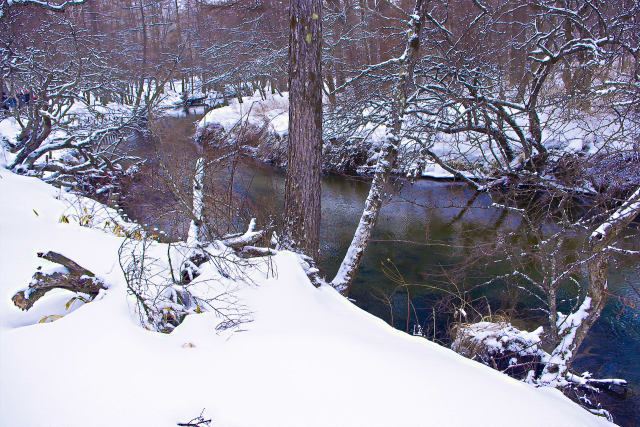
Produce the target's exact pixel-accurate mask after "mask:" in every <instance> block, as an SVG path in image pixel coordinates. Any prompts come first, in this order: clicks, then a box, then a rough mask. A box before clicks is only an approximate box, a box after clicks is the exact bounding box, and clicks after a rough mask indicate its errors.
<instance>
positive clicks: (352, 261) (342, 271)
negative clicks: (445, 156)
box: [331, 0, 428, 295]
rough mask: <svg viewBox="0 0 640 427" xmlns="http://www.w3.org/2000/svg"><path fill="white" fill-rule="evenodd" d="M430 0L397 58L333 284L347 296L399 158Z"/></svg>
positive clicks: (418, 10)
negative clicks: (368, 174) (372, 165)
mask: <svg viewBox="0 0 640 427" xmlns="http://www.w3.org/2000/svg"><path fill="white" fill-rule="evenodd" d="M427 3H428V0H416V4H415V9H414V11H413V15H412V18H411V21H410V26H411V31H410V32H409V36H408V37H407V45H406V47H405V50H404V53H403V54H402V56H401V57H400V58H398V65H399V67H400V70H399V71H398V74H397V75H396V77H395V81H394V91H393V92H394V93H393V100H392V102H393V105H392V109H391V117H390V119H389V122H388V125H387V137H386V140H385V141H384V143H383V145H382V148H381V152H380V155H379V157H378V161H377V164H376V169H375V174H374V176H373V182H372V183H371V188H370V189H369V195H368V196H367V200H366V201H365V205H364V210H363V212H362V216H361V217H360V223H359V224H358V228H357V229H356V232H355V234H354V236H353V240H352V241H351V245H349V249H348V250H347V254H346V255H345V257H344V259H343V260H342V264H341V265H340V268H339V270H338V273H337V274H336V277H335V278H334V279H333V280H332V281H331V285H332V286H333V287H335V288H336V289H338V290H339V291H340V292H342V293H343V294H344V295H348V293H349V287H350V286H351V283H352V282H353V279H354V277H355V274H356V271H357V269H358V267H359V266H360V262H361V261H362V255H363V254H364V250H365V248H366V247H367V244H368V243H369V239H370V237H371V232H372V231H373V228H374V227H375V224H376V222H377V220H378V215H379V213H380V207H381V206H382V198H383V195H384V188H385V186H386V184H387V182H388V181H389V175H390V174H391V170H392V169H393V166H394V165H395V162H396V159H397V157H398V145H399V144H400V141H401V140H402V135H401V130H402V119H403V117H404V115H405V110H406V107H407V100H408V99H409V90H410V87H411V85H412V81H413V69H414V68H415V64H416V61H417V59H418V53H419V51H420V33H421V32H422V27H423V25H424V20H425V14H426V6H427Z"/></svg>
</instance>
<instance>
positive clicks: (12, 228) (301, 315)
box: [0, 170, 607, 427]
mask: <svg viewBox="0 0 640 427" xmlns="http://www.w3.org/2000/svg"><path fill="white" fill-rule="evenodd" d="M0 174H1V177H0V178H1V179H0V186H2V194H3V197H4V198H7V199H10V200H12V203H9V204H6V207H5V209H3V210H2V211H0V227H2V231H1V232H2V235H3V240H2V246H1V250H2V253H1V254H0V255H1V256H0V260H2V261H1V262H2V265H1V267H0V268H1V269H2V271H3V279H2V280H1V281H0V298H2V299H3V300H4V301H9V300H10V297H11V295H12V294H13V292H15V291H16V290H17V288H19V287H21V286H23V285H26V284H27V283H28V281H29V277H30V276H31V275H32V274H33V271H34V269H35V266H36V265H37V264H38V263H39V262H40V260H38V258H37V257H36V256H35V252H37V251H41V250H55V251H58V252H61V253H63V254H65V255H67V256H68V257H70V258H72V259H74V260H76V261H77V262H78V263H80V264H81V265H83V266H85V267H86V268H88V269H90V270H91V271H93V272H94V273H95V274H96V275H97V276H98V277H100V278H101V279H102V280H104V282H105V283H106V284H107V286H108V289H107V290H106V291H105V292H103V293H102V294H101V295H99V296H98V298H97V299H96V300H94V301H93V302H90V303H87V304H79V306H77V307H76V306H73V309H74V310H73V311H72V312H70V313H68V314H66V315H65V316H64V317H62V318H60V319H59V320H57V321H55V322H53V323H44V324H42V323H38V320H39V319H40V318H41V317H44V316H47V315H49V314H52V313H53V310H54V308H55V309H56V310H59V311H60V312H61V313H63V314H64V313H65V308H64V305H65V303H66V301H67V300H68V299H69V298H70V296H71V295H69V294H66V293H57V294H55V295H51V296H50V298H48V297H47V298H46V299H43V300H42V301H41V302H40V303H38V304H36V306H35V307H34V308H33V309H32V310H33V311H30V312H27V313H24V312H21V311H19V310H18V309H17V308H16V307H9V305H8V303H5V304H3V305H2V307H3V308H1V309H0V317H1V324H2V327H1V328H0V339H1V341H2V343H3V345H2V351H1V356H0V357H1V359H0V361H1V363H0V370H1V371H2V372H1V376H2V378H3V381H2V384H1V385H0V394H1V395H2V396H3V398H2V399H0V414H1V415H0V418H1V419H2V421H3V423H6V424H7V425H14V424H15V425H18V424H20V425H25V426H39V425H44V424H46V423H51V422H53V423H58V422H60V423H61V424H64V425H66V426H86V425H105V426H106V425H110V426H111V425H120V426H129V425H131V426H134V425H136V426H138V425H154V426H165V425H166V426H170V425H175V424H176V423H177V422H187V421H188V420H190V419H192V418H194V417H197V416H198V415H199V414H201V413H203V415H204V417H205V418H207V419H209V418H211V419H212V420H213V422H214V423H215V425H220V426H245V427H247V426H254V425H255V426H261V427H264V426H271V425H273V426H276V425H277V426H289V425H291V426H299V425H306V426H315V425H317V426H327V425H333V426H341V425H344V426H359V425H362V426H365V425H366V426H389V425H402V426H411V425H424V424H425V423H426V424H446V425H469V424H475V425H511V424H512V423H513V422H514V420H518V422H519V423H521V424H522V425H540V424H551V425H554V424H561V425H576V424H579V425H607V423H606V421H605V420H603V419H602V418H598V417H595V416H593V415H590V414H588V413H587V412H586V411H584V410H583V409H581V408H579V407H578V406H577V405H575V404H574V403H572V402H570V401H569V400H568V399H567V398H565V397H564V396H562V395H561V394H560V393H559V392H557V391H555V390H543V389H534V388H532V387H530V386H528V385H526V384H522V383H519V382H517V381H515V380H512V379H510V378H508V377H507V376H505V375H503V374H500V373H498V372H495V371H493V370H492V369H490V368H488V367H485V366H483V365H480V364H478V363H476V362H473V361H469V360H467V359H465V358H463V357H461V356H459V355H457V354H455V353H454V352H452V351H450V350H448V349H445V348H442V347H440V346H438V345H436V344H434V343H431V342H428V341H426V340H424V339H422V338H416V337H411V336H409V335H407V334H405V333H402V332H399V331H397V330H396V329H393V328H391V327H390V326H388V325H386V324H385V323H384V322H383V321H381V320H379V319H377V318H375V317H374V316H372V315H370V314H368V313H365V312H363V311H362V310H360V309H358V308H356V307H355V306H353V305H352V304H351V303H349V302H348V301H346V300H345V299H344V298H342V297H341V296H339V295H338V294H337V293H336V292H335V291H333V290H332V289H330V288H320V289H316V288H314V287H313V286H312V285H311V284H310V283H309V282H308V279H307V277H306V275H305V274H304V272H303V271H302V270H301V268H300V267H299V266H298V264H297V261H296V260H295V257H293V256H292V255H291V254H288V253H281V254H279V255H277V256H275V257H273V258H271V261H270V263H271V264H270V267H269V268H268V269H267V268H266V267H267V265H266V264H262V263H260V262H257V263H256V264H254V265H253V266H252V267H248V268H249V269H248V270H247V271H246V274H247V279H248V280H246V281H242V280H240V281H238V280H236V281H229V280H226V279H224V278H223V277H222V276H220V275H219V274H217V273H216V269H215V268H208V267H207V268H204V269H203V274H202V276H201V277H199V278H198V283H199V284H200V285H194V286H195V287H194V292H206V289H209V290H210V291H219V289H220V286H222V287H223V288H225V289H227V290H228V291H233V293H234V295H235V296H236V297H237V300H238V302H239V304H241V305H242V307H243V308H244V309H245V310H246V312H247V313H250V316H251V321H250V322H248V323H243V324H242V327H241V328H240V329H235V330H226V331H225V332H218V333H216V331H215V328H216V325H219V324H220V321H221V319H220V318H218V317H216V315H215V314H214V313H213V312H206V313H202V314H198V315H190V316H188V317H187V319H186V320H185V321H184V322H183V323H182V324H181V325H180V326H179V327H178V328H176V330H175V331H174V332H173V333H171V334H169V335H165V334H158V333H154V332H150V331H146V330H144V329H143V328H141V327H140V325H139V324H138V322H137V320H136V319H137V316H136V315H135V313H133V312H132V311H131V310H132V307H133V306H135V304H133V305H132V304H131V300H130V298H131V297H130V296H127V290H126V281H125V278H124V276H123V273H122V271H121V270H120V268H119V266H118V264H119V261H118V256H117V253H118V248H119V247H120V246H121V245H122V241H123V240H122V238H121V237H118V236H116V235H114V234H113V233H110V232H105V231H102V230H97V229H91V228H87V227H84V226H81V225H80V224H78V223H73V222H70V223H65V222H60V217H61V216H62V215H64V212H65V210H66V209H68V206H67V205H66V204H65V203H63V202H62V201H60V200H56V195H57V194H58V191H59V190H57V189H55V188H53V187H51V186H48V185H46V184H44V183H42V182H40V181H38V180H36V179H34V178H27V177H20V176H17V175H14V174H11V173H9V172H7V171H5V170H2V171H0ZM149 250H150V252H151V253H154V254H166V251H167V246H166V245H163V244H159V243H153V242H151V246H150V249H149ZM197 286H201V288H200V290H199V291H197V290H195V288H197ZM56 307H57V308H56ZM292 319H293V321H292ZM43 355H46V356H45V357H43ZM19 366H28V367H29V369H28V370H26V371H25V370H23V369H17V367H19ZM51 390H55V392H54V393H52V392H51ZM398 390H402V392H401V393H399V392H398ZM313 396H316V397H318V398H313ZM323 396H325V397H327V396H328V397H330V398H329V399H324V400H323V398H322V397H323ZM33 402H38V403H37V406H38V410H37V411H34V410H33V405H34V403H33ZM247 406H249V407H251V408H252V410H251V411H247V410H246V408H247ZM533 408H535V412H536V415H535V416H531V415H530V414H531V410H532V409H533ZM116 409H117V410H116ZM203 411H204V412H203ZM525 415H526V416H525Z"/></svg>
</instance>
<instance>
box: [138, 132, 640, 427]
mask: <svg viewBox="0 0 640 427" xmlns="http://www.w3.org/2000/svg"><path fill="white" fill-rule="evenodd" d="M183 122H184V123H185V126H186V127H187V128H188V130H189V131H192V129H193V128H192V127H190V126H191V123H190V121H189V120H184V119H183ZM187 125H188V126H187ZM187 133H188V132H187V131H185V135H186V134H187ZM170 147H171V150H169V151H171V153H172V154H170V155H166V154H165V160H169V162H168V163H171V164H174V166H175V165H178V166H177V167H176V171H175V174H176V176H177V177H179V179H178V181H179V185H181V186H182V187H183V189H184V191H185V197H189V194H188V192H189V188H190V177H191V173H192V169H193V164H194V163H195V158H196V157H197V156H198V155H199V152H198V150H197V149H196V148H195V146H194V145H193V143H192V142H191V141H190V140H189V139H188V138H186V137H178V138H175V139H172V143H171V144H170ZM149 150H150V149H149ZM163 150H164V151H165V152H166V151H167V150H166V147H165V148H164V149H163ZM156 151H157V150H156ZM167 156H168V157H167ZM156 166H157V165H156ZM179 171H183V172H184V173H183V174H182V175H181V174H180V173H179ZM228 173H229V171H228V168H226V169H225V168H221V169H220V170H218V171H216V174H218V179H220V180H222V181H224V180H225V179H227V174H228ZM160 175H161V174H160V173H157V170H156V173H150V174H149V175H148V176H147V178H146V179H145V182H139V183H137V184H136V185H135V186H134V187H133V189H130V194H131V193H134V194H138V195H141V194H144V195H145V196H144V197H138V199H140V201H139V203H137V204H134V203H131V204H129V206H128V208H127V213H129V215H130V216H131V217H133V218H134V219H136V220H138V221H141V222H143V223H144V222H146V223H148V224H149V226H150V227H157V228H159V229H160V230H164V231H165V232H167V233H168V234H169V235H170V237H171V238H173V239H179V238H184V236H185V235H186V230H187V225H188V221H187V220H186V218H185V216H184V214H183V213H181V209H180V207H179V206H178V205H179V202H178V201H176V200H175V197H172V196H170V195H167V194H166V192H164V193H163V192H162V190H161V189H162V188H163V185H166V183H163V182H162V179H161V178H159V176H160ZM149 182H152V183H153V185H151V186H149ZM150 187H153V188H154V189H155V190H154V191H150V190H149V188H150ZM233 187H234V190H235V196H234V197H235V198H236V201H237V202H238V203H239V205H240V206H241V210H242V211H243V213H244V217H245V218H246V217H248V216H255V217H257V218H258V221H259V223H260V224H266V223H268V222H269V221H270V220H277V219H278V218H279V215H280V213H281V211H282V205H283V199H284V175H283V174H282V173H281V172H279V171H276V170H274V169H272V168H270V167H267V166H264V165H258V164H254V163H252V162H249V161H247V162H243V163H241V164H238V165H236V169H235V174H234V180H233ZM393 187H394V188H390V189H389V190H390V193H391V194H394V195H393V196H392V197H390V198H389V200H387V201H386V203H385V204H384V206H383V209H382V212H381V214H380V218H379V221H378V224H377V226H376V228H375V231H374V233H373V241H372V242H371V243H370V245H369V247H368V248H367V250H366V252H365V256H364V259H363V263H362V266H361V268H360V270H359V271H358V275H357V278H356V280H355V282H354V284H353V286H352V289H351V293H350V297H351V298H353V299H354V301H355V304H357V305H358V306H359V307H361V308H363V309H364V310H367V311H368V312H370V313H372V314H374V315H376V316H378V317H380V318H382V319H384V320H385V321H387V322H389V323H390V324H392V325H393V326H394V327H396V328H398V329H401V330H406V331H408V332H417V331H421V332H422V335H424V336H426V337H427V338H429V339H433V340H435V341H437V342H440V343H442V344H444V345H448V344H450V342H451V337H450V336H449V326H450V324H451V323H452V322H453V321H454V320H463V321H464V320H468V321H478V320H479V319H480V317H481V316H482V317H483V318H488V317H489V316H492V319H494V320H495V319H496V318H507V319H512V321H513V322H514V323H515V324H516V326H518V327H521V328H527V329H529V330H531V329H534V328H535V327H536V326H537V325H539V324H540V314H539V312H538V311H535V310H531V309H530V308H531V306H532V304H531V302H532V301H530V300H528V299H527V297H526V296H523V295H521V294H519V293H517V292H514V291H513V289H510V288H509V287H505V286H504V284H503V283H502V282H500V281H498V282H496V283H493V284H491V285H487V286H480V287H478V285H479V284H481V283H484V282H486V281H487V280H489V279H491V278H494V277H496V276H499V275H501V274H505V273H506V272H508V271H509V268H512V267H509V265H508V264H506V263H505V262H501V261H500V260H503V259H504V258H505V252H504V248H503V246H504V245H502V246H500V245H499V243H500V242H504V239H505V236H508V235H509V234H510V233H516V232H518V230H519V229H520V228H521V227H523V224H522V223H521V219H520V216H519V214H517V213H512V212H509V211H506V210H503V209H498V208H493V207H491V202H490V200H489V197H488V196H487V195H484V194H483V195H480V196H478V195H476V193H475V192H473V191H471V190H469V189H468V188H467V186H466V185H464V184H459V183H451V182H440V181H427V180H422V181H418V182H416V183H414V184H412V185H409V184H405V185H402V183H401V182H399V183H397V184H394V185H393ZM368 190H369V183H368V182H366V181H363V180H359V179H353V178H346V177H341V176H326V177H324V178H323V188H322V191H323V192H322V230H321V248H320V253H321V258H320V259H319V260H318V263H319V267H320V268H321V270H322V273H323V274H325V275H326V277H327V279H329V280H330V279H331V278H332V277H333V274H335V272H336V271H337V269H338V266H339V263H340V261H341V259H342V257H343V256H344V254H345V252H346V250H347V247H348V245H349V243H350V242H351V238H352V236H353V232H354V230H355V228H356V226H357V223H358V221H359V218H360V214H361V213H362V207H363V205H364V201H365V198H366V196H367V193H368ZM217 209H218V208H217ZM237 225H238V226H239V227H245V226H246V223H244V224H237ZM544 227H546V228H548V229H552V228H553V224H547V225H545V226H544ZM525 245H526V244H525ZM629 245H630V246H631V247H632V248H635V249H636V250H639V249H640V243H639V242H637V241H632V242H630V243H629ZM507 246H508V245H507ZM499 248H502V249H500V250H499ZM524 249H526V247H524V246H520V247H516V248H514V251H515V252H514V253H517V252H519V251H520V252H521V251H522V250H524ZM524 268H528V267H527V266H524ZM531 268H532V267H531ZM609 286H610V291H611V297H610V298H609V300H608V304H607V306H606V308H605V310H604V312H603V314H602V316H601V318H600V319H599V320H598V321H597V322H596V324H595V326H594V327H593V328H592V329H591V331H590V332H589V336H588V338H587V339H586V340H585V342H584V344H583V346H582V348H581V349H580V354H579V355H578V356H577V359H576V360H575V362H574V369H575V370H576V371H577V372H583V371H589V372H591V373H592V374H593V376H594V377H601V378H624V379H626V380H628V381H629V393H628V395H627V398H626V399H619V398H615V397H609V396H605V395H603V396H602V402H603V405H604V407H605V408H606V409H608V410H610V411H611V412H612V414H613V416H614V420H615V421H616V423H618V424H621V425H625V426H635V425H639V424H640V332H639V331H640V307H639V306H638V302H639V301H640V295H638V294H637V289H640V267H639V264H638V262H637V259H636V262H635V263H634V262H633V260H629V261H627V262H626V263H625V262H621V261H616V262H615V263H612V265H611V268H610V280H609ZM465 290H468V291H469V292H468V293H464V291H465ZM568 291H573V292H567V294H568V295H569V294H570V295H571V296H574V295H575V289H574V290H571V289H569V290H568ZM573 302H575V300H574V301H573ZM567 304H568V305H566V306H565V307H563V311H565V312H566V311H568V308H569V307H570V304H571V301H570V302H568V303H567ZM460 308H462V310H459V309H460ZM465 314H466V316H467V317H466V318H465V317H464V316H465ZM425 363H428V361H425Z"/></svg>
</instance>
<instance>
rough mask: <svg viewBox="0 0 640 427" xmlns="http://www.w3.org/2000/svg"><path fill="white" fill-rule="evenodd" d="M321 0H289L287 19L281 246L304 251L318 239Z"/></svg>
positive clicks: (312, 248)
mask: <svg viewBox="0 0 640 427" xmlns="http://www.w3.org/2000/svg"><path fill="white" fill-rule="evenodd" d="M321 15H322V2H321V1H319V0H291V3H290V9H289V21H290V24H291V28H290V33H289V34H290V37H289V152H288V161H287V177H286V185H285V204H284V232H283V235H282V240H283V244H284V246H285V247H290V248H292V249H296V250H299V251H302V252H303V253H305V254H306V255H308V256H311V257H315V256H316V255H317V254H318V246H319V243H320V193H321V185H320V177H321V174H322V169H321V168H322V163H321V154H322V65H321V61H320V52H321V47H322V19H321Z"/></svg>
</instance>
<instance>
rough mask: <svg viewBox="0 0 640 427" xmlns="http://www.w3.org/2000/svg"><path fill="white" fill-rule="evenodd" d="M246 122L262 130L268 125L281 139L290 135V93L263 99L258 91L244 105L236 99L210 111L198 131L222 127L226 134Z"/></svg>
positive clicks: (247, 97) (245, 99)
mask: <svg viewBox="0 0 640 427" xmlns="http://www.w3.org/2000/svg"><path fill="white" fill-rule="evenodd" d="M239 122H245V123H248V124H251V125H254V126H256V127H259V128H262V127H263V126H265V125H267V126H268V127H269V129H270V130H271V131H272V132H273V133H275V134H277V135H278V136H279V137H281V138H282V137H284V136H285V135H287V134H288V133H289V93H288V92H284V93H283V94H282V95H275V94H274V95H267V97H266V99H263V98H262V97H261V96H260V94H259V93H258V92H257V91H256V93H255V94H254V95H253V96H245V97H243V98H242V103H240V102H239V101H238V99H237V98H234V99H232V100H230V101H229V105H227V106H225V107H220V108H216V109H213V110H211V111H209V112H208V113H207V114H206V115H205V116H204V117H203V118H202V120H200V122H199V123H198V129H200V130H201V129H204V128H206V127H207V126H209V125H212V124H218V125H221V126H222V127H223V128H224V130H225V131H226V132H229V131H231V130H232V129H233V128H235V127H236V126H238V123H239Z"/></svg>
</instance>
